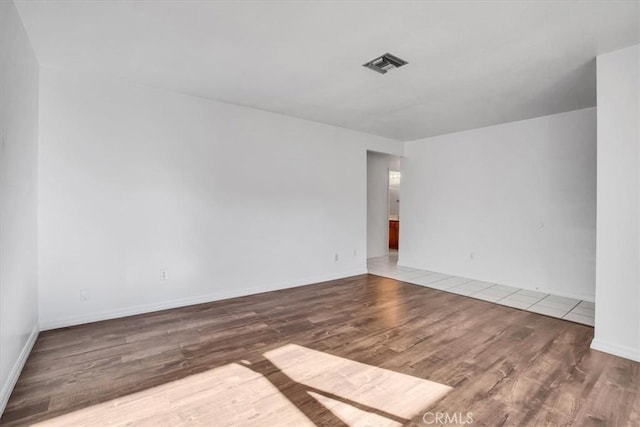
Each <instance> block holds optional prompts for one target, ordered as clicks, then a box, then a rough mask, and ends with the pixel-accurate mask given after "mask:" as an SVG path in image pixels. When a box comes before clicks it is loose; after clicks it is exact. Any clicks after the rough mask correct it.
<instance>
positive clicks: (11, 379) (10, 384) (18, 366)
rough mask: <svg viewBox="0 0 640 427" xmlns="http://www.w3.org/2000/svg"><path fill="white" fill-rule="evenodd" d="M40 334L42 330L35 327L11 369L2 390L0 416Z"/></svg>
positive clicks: (0, 394) (0, 392) (0, 393)
mask: <svg viewBox="0 0 640 427" xmlns="http://www.w3.org/2000/svg"><path fill="white" fill-rule="evenodd" d="M39 333H40V329H39V328H38V325H35V326H34V327H33V330H32V331H31V334H29V339H27V342H26V343H25V344H24V347H22V351H21V352H20V356H18V358H17V359H16V361H15V363H14V364H13V367H12V368H11V372H9V376H8V377H7V381H6V382H5V383H4V384H3V385H2V390H0V414H2V413H3V412H4V408H5V407H6V406H7V402H8V401H9V397H10V396H11V393H12V392H13V388H14V387H15V385H16V383H17V382H18V378H19V377H20V374H21V373H22V369H23V368H24V365H25V363H27V359H28V358H29V355H30V354H31V350H32V349H33V345H34V344H35V343H36V340H37V339H38V334H39Z"/></svg>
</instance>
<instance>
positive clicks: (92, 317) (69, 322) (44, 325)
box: [40, 268, 367, 331]
mask: <svg viewBox="0 0 640 427" xmlns="http://www.w3.org/2000/svg"><path fill="white" fill-rule="evenodd" d="M361 274H367V269H366V268H360V269H356V270H350V271H345V272H342V273H334V274H327V275H321V276H314V277H309V278H306V279H300V280H291V281H288V282H282V283H279V284H277V285H275V284H272V285H267V286H260V287H254V288H241V289H230V290H226V291H220V292H215V293H212V294H207V295H200V296H197V297H190V298H181V299H178V300H171V301H164V302H160V303H152V304H143V305H137V306H132V307H127V308H122V309H116V310H107V311H101V312H95V313H87V314H82V315H77V316H70V317H66V318H61V319H51V320H46V321H42V322H41V323H40V330H42V331H46V330H50V329H57V328H64V327H68V326H75V325H81V324H84V323H91V322H99V321H101V320H109V319H117V318H119V317H126V316H134V315H136V314H144V313H151V312H154V311H160V310H167V309H170V308H178V307H185V306H188V305H194V304H202V303H207V302H213V301H219V300H224V299H228V298H236V297H242V296H247V295H254V294H261V293H263V292H271V291H277V290H280V289H288V288H295V287H298V286H307V285H312V284H315V283H320V282H327V281H329V280H336V279H343V278H346V277H351V276H358V275H361Z"/></svg>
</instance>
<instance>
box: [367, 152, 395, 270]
mask: <svg viewBox="0 0 640 427" xmlns="http://www.w3.org/2000/svg"><path fill="white" fill-rule="evenodd" d="M400 168H401V167H400V157H399V156H394V155H390V154H385V153H377V152H373V151H369V152H367V258H375V257H379V256H385V255H387V254H388V253H389V215H390V206H389V203H390V202H389V169H391V170H396V171H400Z"/></svg>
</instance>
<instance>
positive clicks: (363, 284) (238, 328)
mask: <svg viewBox="0 0 640 427" xmlns="http://www.w3.org/2000/svg"><path fill="white" fill-rule="evenodd" d="M592 338H593V328H591V327H588V326H584V325H580V324H576V323H571V322H568V321H564V320H560V319H554V318H550V317H545V316H542V315H538V314H534V313H530V312H526V311H521V310H517V309H513V308H509V307H505V306H500V305H496V304H492V303H489V302H484V301H479V300H475V299H471V298H467V297H464V296H460V295H454V294H450V293H446V292H442V291H438V290H433V289H428V288H424V287H420V286H416V285H410V284H407V283H403V282H398V281H396V280H393V279H387V278H383V277H379V276H372V275H363V276H357V277H353V278H348V279H342V280H336V281H332V282H327V283H322V284H316V285H310V286H305V287H300V288H294V289H288V290H282V291H276V292H270V293H265V294H260V295H253V296H248V297H242V298H234V299H230V300H225V301H218V302H213V303H209V304H200V305H195V306H190V307H184V308H179V309H173V310H165V311H160V312H155V313H150V314H145V315H140V316H132V317H128V318H122V319H115V320H109V321H104V322H98V323H93V324H87V325H80V326H76V327H71V328H63V329H58V330H53V331H46V332H43V333H41V334H40V336H39V337H38V340H37V342H36V344H35V347H34V350H33V353H32V354H31V356H30V357H29V360H28V361H27V364H26V366H25V368H24V370H23V372H22V375H21V376H20V379H19V380H18V383H17V385H16V387H15V389H14V392H13V394H12V396H11V398H10V400H9V403H8V405H7V408H6V410H5V413H4V414H3V416H2V419H1V420H0V423H1V424H2V425H7V426H10V425H25V424H33V423H36V422H40V421H44V420H49V419H52V418H54V417H58V416H60V415H62V414H68V413H74V414H73V416H79V415H77V414H80V413H82V412H81V411H79V410H81V409H83V408H85V411H90V410H96V409H95V408H101V407H102V406H100V405H98V404H100V403H103V402H108V401H111V400H112V399H115V398H121V399H129V398H130V396H138V397H139V399H138V397H136V399H138V400H137V401H136V402H137V403H136V404H140V402H143V400H140V399H142V397H141V396H147V397H148V396H149V395H150V394H151V395H153V394H154V390H163V393H170V392H171V391H170V390H168V388H172V389H173V390H178V389H180V390H192V389H193V387H195V386H192V385H189V386H188V387H187V386H184V384H185V381H191V379H194V381H196V379H198V381H204V378H206V376H207V375H214V373H215V374H216V375H217V374H219V373H224V372H226V370H228V369H229V367H230V366H232V367H235V368H234V369H235V371H234V372H235V373H234V375H236V377H238V378H242V376H243V375H246V378H247V381H257V382H260V381H262V382H265V381H264V379H265V378H266V380H268V381H266V383H268V384H267V385H265V386H264V387H273V389H274V390H275V393H276V394H277V395H278V396H284V398H280V397H279V398H278V401H277V402H275V401H274V402H275V403H274V404H273V405H270V406H269V408H271V409H273V407H278V408H280V407H282V408H284V407H285V406H286V405H289V406H292V405H293V410H290V412H289V414H293V412H291V411H294V412H295V411H299V412H300V413H301V414H303V418H302V419H304V418H306V419H308V420H310V421H311V422H313V423H315V424H317V425H340V426H343V425H346V424H347V423H346V422H345V421H344V420H345V418H344V416H342V415H344V413H346V412H344V411H343V412H344V413H343V412H340V411H341V410H342V409H345V408H346V409H345V410H347V409H348V410H349V411H351V412H349V413H351V414H354V413H359V414H362V413H370V414H373V415H372V416H374V415H375V416H377V417H378V418H376V419H378V420H380V419H382V420H385V419H386V420H388V421H389V424H393V423H395V425H398V424H408V425H415V426H425V425H427V424H426V423H425V422H424V420H423V414H424V413H425V412H426V411H429V414H428V417H427V421H434V419H435V418H434V417H435V415H437V413H447V414H449V416H453V415H455V414H465V415H466V414H467V413H470V414H471V417H472V420H473V425H488V426H495V425H505V426H514V425H532V426H537V425H576V426H588V425H594V426H596V425H598V426H599V425H611V426H629V425H640V363H636V362H632V361H629V360H625V359H622V358H618V357H615V356H610V355H607V354H604V353H600V352H597V351H593V350H590V349H589V344H590V342H591V339H592ZM291 345H293V346H291ZM300 348H301V349H302V350H299V349H300ZM283 349H294V350H296V351H298V352H302V353H300V354H299V355H297V356H295V357H301V358H307V359H304V360H308V363H325V365H308V366H315V367H316V368H317V366H325V368H322V369H320V370H318V372H319V373H322V372H324V371H325V370H326V371H327V372H328V371H331V369H334V370H335V369H341V370H342V371H340V375H341V378H344V379H345V381H346V383H345V384H347V385H348V384H351V385H353V384H354V382H353V381H351V378H350V377H349V375H357V372H369V374H366V376H367V379H368V380H369V379H371V378H377V377H376V375H379V374H378V372H383V373H384V375H391V378H395V377H394V375H395V373H399V374H406V375H401V376H399V377H398V378H408V379H409V380H411V377H414V378H415V379H417V380H416V381H420V379H421V380H428V382H435V383H439V384H442V385H445V386H448V387H451V389H450V390H448V387H447V390H448V392H447V393H445V395H444V398H442V399H440V400H439V401H437V402H436V403H435V404H432V405H431V406H430V407H428V408H421V410H420V411H417V413H415V415H414V416H409V415H407V414H408V412H406V411H405V412H402V411H400V410H398V411H396V412H397V413H394V408H393V406H391V407H390V408H385V407H384V403H385V402H383V401H381V400H378V401H377V402H379V403H380V404H379V405H378V404H376V403H371V404H361V403H359V402H361V400H360V399H359V398H357V397H356V398H353V399H351V398H349V397H348V396H347V398H345V396H343V395H342V394H344V393H343V391H342V390H346V391H348V389H349V387H348V386H345V387H342V386H341V387H338V388H336V389H335V390H333V391H329V390H324V389H323V385H322V384H321V383H317V382H316V383H313V384H311V383H309V382H308V381H306V380H305V378H304V377H305V376H304V375H303V374H304V373H305V372H306V371H305V369H302V371H300V369H298V371H297V373H296V370H295V369H293V368H295V366H298V368H300V364H299V363H292V362H291V360H289V362H288V363H284V362H282V360H281V359H278V357H277V356H278V355H279V354H280V353H281V352H283V351H284V350H283ZM291 354H292V355H295V354H296V353H291ZM309 355H312V356H309ZM291 357H293V356H291ZM309 357H311V359H308V358H309ZM295 360H303V359H295ZM320 360H322V361H323V362H318V361H320ZM350 361H355V362H359V363H353V362H350ZM362 364H367V365H371V366H372V367H379V368H384V369H381V370H376V369H375V368H367V367H366V366H365V365H362ZM353 366H356V367H358V368H357V369H355V368H353ZM214 368H218V369H217V370H213V369H214ZM359 369H360V371H359ZM316 370H317V369H316ZM391 371H392V372H391ZM239 372H243V373H242V374H238V373H239ZM348 372H351V374H348ZM334 373H335V372H334ZM329 374H330V373H329ZM329 374H327V375H329ZM380 375H382V374H380ZM408 376H411V377H408ZM360 377H362V376H360ZM360 377H359V378H360ZM314 378H317V377H314ZM329 378H333V379H332V381H339V378H340V377H329ZM372 381H373V380H372ZM381 381H382V380H380V381H378V382H377V383H376V389H377V390H378V391H380V390H383V391H385V392H386V391H387V390H386V388H387V387H388V393H387V396H388V399H385V401H386V404H387V406H389V404H390V402H394V401H395V400H394V399H396V400H398V399H399V401H402V402H406V401H410V402H420V399H424V398H425V396H424V393H423V392H418V391H416V390H419V389H416V388H415V387H417V386H411V387H408V388H407V390H406V391H404V392H402V391H399V390H398V388H399V386H398V384H401V383H399V382H398V381H400V380H396V379H392V380H384V381H382V382H381ZM215 382H216V384H219V383H220V377H216V380H215ZM257 382H256V383H255V384H257ZM423 383H424V384H426V383H427V382H424V381H423V382H420V384H423ZM189 384H190V383H189ZM194 384H195V383H194ZM407 384H409V383H407ZM411 384H413V383H411ZM422 386H423V385H421V386H420V387H422ZM153 387H158V388H157V389H152V388H153ZM180 387H182V388H180ZM234 387H235V386H233V387H232V388H228V389H227V392H225V393H228V390H232V389H234ZM400 388H402V387H400ZM193 390H195V389H193ZM358 390H361V391H362V389H358ZM346 391H345V392H346ZM412 391H413V392H412ZM135 393H141V394H135ZM145 393H146V394H145ZM194 393H195V392H194ZM256 393H258V392H256ZM156 394H157V393H156ZM243 394H247V393H243ZM249 394H252V393H249ZM258 394H259V393H258ZM271 396H272V397H273V396H274V394H273V393H271ZM227 397H228V396H227ZM438 397H439V396H438ZM252 402H255V400H254V401H252ZM374 402H376V401H374ZM424 402H428V399H427V400H424ZM274 405H275V406H274ZM278 405H280V406H278ZM371 405H373V406H378V407H373V406H371ZM103 406H104V405H103ZM209 407H215V405H209ZM328 407H330V408H332V410H331V411H330V410H328V409H327V408H328ZM86 408H88V409H86ZM340 408H342V409H340ZM160 409H161V408H160V407H157V408H156V409H155V410H154V409H153V407H149V406H148V405H147V410H148V411H151V412H154V411H159V410H160ZM207 410H210V409H207ZM265 410H267V409H265V408H263V409H262V411H263V412H264V411H265ZM279 410H280V409H279ZM282 410H283V411H284V409H282ZM260 411H261V410H260V409H257V408H254V412H255V413H258V412H260ZM354 411H355V412H354ZM358 411H359V412H358ZM367 411H368V412H367ZM414 412H415V411H414ZM280 413H282V412H280ZM296 413H297V412H296ZM208 414H209V413H208ZM234 414H236V415H234V416H238V417H239V416H240V415H238V414H237V412H234ZM399 414H400V415H399ZM103 415H104V414H103ZM129 415H131V411H129ZM298 415H300V414H298ZM298 415H296V416H298ZM69 416H71V415H69ZM167 416H170V415H167ZM209 416H211V415H209ZM213 416H215V415H213ZM292 416H293V415H292ZM78 419H79V418H78ZM292 419H294V418H292ZM107 420H109V421H110V422H111V421H113V420H112V419H110V418H93V423H94V425H100V424H101V423H103V422H106V421H107ZM164 420H165V424H176V423H180V419H178V420H177V421H176V419H171V418H165V419H164ZM239 420H241V418H237V419H235V421H233V422H232V421H230V420H229V419H216V420H206V421H207V423H209V424H210V425H216V426H217V425H224V424H225V423H227V424H239V423H240V421H239ZM286 420H287V418H286V417H283V418H276V421H275V422H274V421H273V420H271V421H269V424H271V425H280V424H281V425H286V423H287V421H286ZM457 420H462V418H458V419H457ZM182 421H183V422H186V421H185V420H184V419H182ZM201 421H202V419H201ZM194 424H197V423H194ZM205 424H206V423H205ZM59 425H64V423H63V424H59ZM67 425H68V424H67ZM432 425H436V424H435V423H432Z"/></svg>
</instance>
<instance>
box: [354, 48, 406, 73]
mask: <svg viewBox="0 0 640 427" xmlns="http://www.w3.org/2000/svg"><path fill="white" fill-rule="evenodd" d="M406 64H408V62H407V61H405V60H404V59H400V58H398V57H397V56H394V55H391V54H390V53H385V54H384V55H382V56H380V57H378V58H376V59H374V60H372V61H369V62H367V63H366V64H362V65H363V67H367V68H370V69H372V70H373V71H377V72H378V73H380V74H385V73H386V72H387V71H389V70H391V69H393V68H400V67H402V66H403V65H406Z"/></svg>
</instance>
